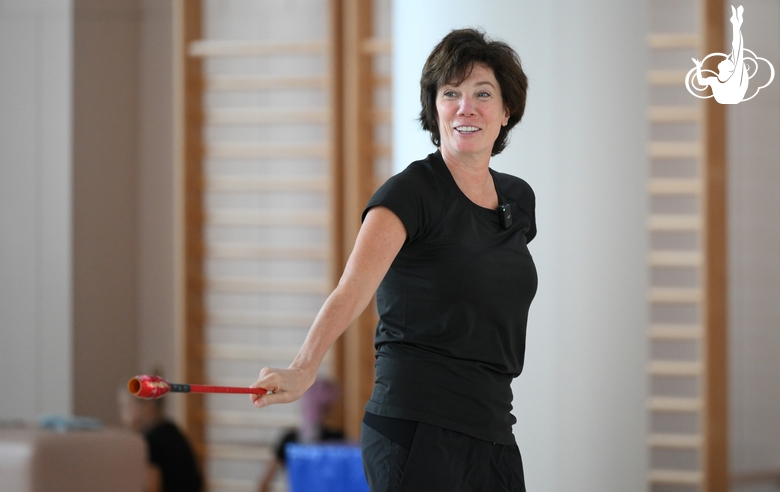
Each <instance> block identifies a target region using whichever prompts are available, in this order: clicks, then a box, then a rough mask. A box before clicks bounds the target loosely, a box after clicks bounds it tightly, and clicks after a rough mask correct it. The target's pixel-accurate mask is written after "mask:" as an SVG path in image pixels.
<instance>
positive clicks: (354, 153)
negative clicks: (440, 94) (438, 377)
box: [342, 0, 377, 438]
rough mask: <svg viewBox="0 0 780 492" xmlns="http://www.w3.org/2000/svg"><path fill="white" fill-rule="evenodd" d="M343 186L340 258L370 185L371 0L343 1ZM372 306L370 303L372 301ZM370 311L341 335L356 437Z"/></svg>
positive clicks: (349, 425)
mask: <svg viewBox="0 0 780 492" xmlns="http://www.w3.org/2000/svg"><path fill="white" fill-rule="evenodd" d="M342 25H343V63H344V72H343V73H344V75H343V77H344V79H343V96H342V97H343V110H344V121H343V127H344V134H343V142H344V152H343V158H344V161H343V162H344V189H343V200H344V209H343V213H342V216H343V221H344V223H343V238H344V242H343V251H344V258H346V257H347V256H348V255H349V253H350V252H351V250H352V246H353V245H354V244H355V238H356V237H357V233H358V230H359V229H360V219H361V212H362V210H363V207H365V205H366V203H368V200H369V198H371V194H372V193H373V192H374V189H375V180H374V169H373V162H374V153H373V124H372V107H373V84H372V82H373V75H372V65H371V64H372V58H371V55H370V53H367V52H366V51H364V50H363V49H362V47H363V44H364V42H365V41H366V40H368V39H370V38H371V36H372V2H366V1H362V0H344V3H343V24H342ZM372 306H373V304H372ZM376 322H377V318H376V314H375V310H374V309H373V307H372V308H369V309H367V310H366V311H365V312H364V313H363V314H362V315H361V316H360V317H359V318H358V319H357V320H356V321H355V323H353V324H352V326H350V327H349V328H348V329H347V332H346V333H345V334H344V336H343V342H342V343H343V348H344V350H343V362H342V363H343V365H344V373H343V378H344V379H343V381H342V384H343V389H344V430H345V432H346V434H347V435H348V436H349V437H353V438H354V437H358V436H359V434H360V421H361V419H362V417H363V407H364V406H365V403H366V401H368V399H369V397H370V396H371V390H372V388H373V383H374V371H373V368H374V348H373V340H374V329H375V328H376Z"/></svg>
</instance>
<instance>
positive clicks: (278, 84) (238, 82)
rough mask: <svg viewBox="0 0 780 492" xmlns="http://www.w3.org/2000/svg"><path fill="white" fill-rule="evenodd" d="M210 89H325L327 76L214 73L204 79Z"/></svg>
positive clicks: (207, 88)
mask: <svg viewBox="0 0 780 492" xmlns="http://www.w3.org/2000/svg"><path fill="white" fill-rule="evenodd" d="M204 82H205V86H206V87H205V88H206V90H210V91H263V90H275V89H325V88H327V87H328V79H327V77H269V76H257V77H253V76H236V75H214V76H211V77H207V78H206V79H205V81H204Z"/></svg>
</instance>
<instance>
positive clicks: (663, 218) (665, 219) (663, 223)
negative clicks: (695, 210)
mask: <svg viewBox="0 0 780 492" xmlns="http://www.w3.org/2000/svg"><path fill="white" fill-rule="evenodd" d="M647 226H648V228H649V229H650V230H651V231H657V232H674V231H698V230H700V229H701V226H702V218H701V217H700V216H698V215H652V216H650V218H649V219H648V224H647Z"/></svg>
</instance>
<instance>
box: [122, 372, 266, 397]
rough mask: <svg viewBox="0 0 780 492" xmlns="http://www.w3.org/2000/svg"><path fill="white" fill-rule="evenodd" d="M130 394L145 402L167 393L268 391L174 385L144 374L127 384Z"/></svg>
mask: <svg viewBox="0 0 780 492" xmlns="http://www.w3.org/2000/svg"><path fill="white" fill-rule="evenodd" d="M127 389H128V391H130V393H132V394H134V395H135V396H137V397H138V398H143V399H144V400H154V399H156V398H162V397H163V396H165V395H166V394H167V393H169V392H171V393H244V394H251V395H264V394H266V393H268V391H266V390H264V389H263V388H239V387H236V386H207V385H203V384H174V383H169V382H168V381H166V380H164V379H163V378H161V377H160V376H150V375H148V374H143V375H140V376H136V377H134V378H132V379H131V380H130V381H128V382H127Z"/></svg>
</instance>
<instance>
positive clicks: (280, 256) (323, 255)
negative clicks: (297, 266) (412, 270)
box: [206, 243, 330, 260]
mask: <svg viewBox="0 0 780 492" xmlns="http://www.w3.org/2000/svg"><path fill="white" fill-rule="evenodd" d="M206 251H207V254H208V256H209V258H217V259H225V260H327V259H328V258H329V255H330V253H329V251H328V249H327V248H317V247H313V248H307V247H302V246H297V247H283V246H277V247H275V246H256V245H254V244H240V243H234V244H226V243H216V244H210V245H207V246H206Z"/></svg>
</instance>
